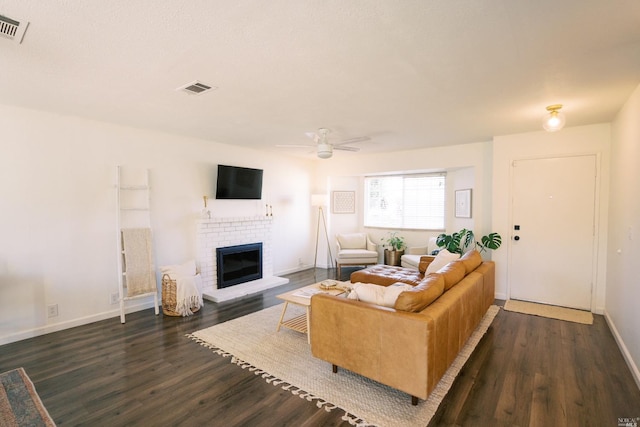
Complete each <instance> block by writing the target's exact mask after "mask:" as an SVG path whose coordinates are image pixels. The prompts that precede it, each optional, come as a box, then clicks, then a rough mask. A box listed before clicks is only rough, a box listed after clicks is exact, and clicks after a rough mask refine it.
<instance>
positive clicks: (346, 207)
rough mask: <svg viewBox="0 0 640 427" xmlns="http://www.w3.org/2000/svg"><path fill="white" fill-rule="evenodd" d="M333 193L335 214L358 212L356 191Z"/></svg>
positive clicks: (332, 204) (332, 201) (332, 202)
mask: <svg viewBox="0 0 640 427" xmlns="http://www.w3.org/2000/svg"><path fill="white" fill-rule="evenodd" d="M332 195H333V197H332V200H331V207H332V212H333V213H334V214H352V213H355V212H356V192H355V191H334V192H333V193H332Z"/></svg>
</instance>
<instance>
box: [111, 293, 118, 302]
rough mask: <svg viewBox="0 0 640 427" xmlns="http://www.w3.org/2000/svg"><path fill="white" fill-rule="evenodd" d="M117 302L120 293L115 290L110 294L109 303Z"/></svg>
mask: <svg viewBox="0 0 640 427" xmlns="http://www.w3.org/2000/svg"><path fill="white" fill-rule="evenodd" d="M119 302H120V294H119V293H117V292H116V293H113V294H111V304H118V303H119Z"/></svg>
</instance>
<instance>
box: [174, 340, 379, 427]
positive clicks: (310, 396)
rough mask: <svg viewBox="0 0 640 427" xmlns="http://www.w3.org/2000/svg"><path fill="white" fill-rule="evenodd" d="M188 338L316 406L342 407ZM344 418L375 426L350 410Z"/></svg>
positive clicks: (211, 346)
mask: <svg viewBox="0 0 640 427" xmlns="http://www.w3.org/2000/svg"><path fill="white" fill-rule="evenodd" d="M185 336H186V337H187V338H190V339H192V340H193V341H195V342H196V343H198V344H200V345H201V346H203V347H207V348H208V349H210V350H212V351H213V352H214V353H216V354H219V355H220V356H222V357H230V358H231V363H233V364H235V365H238V366H240V367H241V368H242V369H249V371H250V372H253V373H255V374H256V375H261V376H262V378H264V379H265V381H266V382H267V384H272V385H274V386H280V388H281V389H282V390H285V391H289V392H291V394H293V395H294V396H299V397H300V398H301V399H306V400H308V401H309V402H313V401H315V403H316V406H317V407H318V408H322V409H324V410H325V411H327V412H331V411H332V410H334V409H341V408H339V407H338V406H336V405H334V404H333V403H330V402H327V401H326V400H323V399H322V398H321V397H318V396H316V395H314V394H312V393H308V392H306V391H304V390H302V389H300V388H298V387H297V386H295V385H293V384H290V383H288V382H286V381H284V380H282V379H280V378H277V377H274V376H273V375H271V374H269V373H268V372H265V371H263V370H261V369H260V368H257V367H255V366H253V365H251V364H250V363H247V362H245V361H244V360H241V359H238V358H237V357H235V356H234V355H233V354H231V353H228V352H226V351H224V350H222V349H220V348H218V347H216V346H214V345H211V344H209V343H208V342H206V341H203V340H202V339H200V338H198V337H197V336H195V335H194V334H186V335H185ZM342 419H343V420H344V421H348V422H349V424H351V425H354V426H358V427H369V426H374V424H369V423H367V422H366V421H365V420H363V419H362V418H359V417H356V416H355V415H352V414H350V413H348V412H346V411H345V413H344V415H343V416H342Z"/></svg>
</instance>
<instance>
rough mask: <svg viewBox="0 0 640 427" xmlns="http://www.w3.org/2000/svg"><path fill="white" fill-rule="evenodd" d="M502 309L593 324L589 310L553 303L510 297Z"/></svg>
mask: <svg viewBox="0 0 640 427" xmlns="http://www.w3.org/2000/svg"><path fill="white" fill-rule="evenodd" d="M504 309H505V310H507V311H514V312H516V313H523V314H533V315H534V316H541V317H548V318H551V319H558V320H566V321H568V322H575V323H582V324H585V325H592V324H593V314H591V313H590V312H588V311H583V310H574V309H572V308H565V307H558V306H555V305H547V304H537V303H533V302H526V301H518V300H513V299H510V300H507V302H505V304H504Z"/></svg>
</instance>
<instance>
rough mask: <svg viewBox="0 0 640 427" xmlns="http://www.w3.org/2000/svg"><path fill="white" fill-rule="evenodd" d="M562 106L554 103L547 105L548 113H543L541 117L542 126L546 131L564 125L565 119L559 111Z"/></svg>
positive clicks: (555, 129) (552, 130)
mask: <svg viewBox="0 0 640 427" xmlns="http://www.w3.org/2000/svg"><path fill="white" fill-rule="evenodd" d="M561 108H562V104H554V105H549V106H548V107H547V111H548V113H547V114H545V116H544V118H543V119H542V127H543V128H544V130H546V131H547V132H556V131H559V130H560V129H562V128H563V127H564V124H565V122H566V121H567V119H566V118H565V117H564V114H563V113H561V112H560V109H561Z"/></svg>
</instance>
